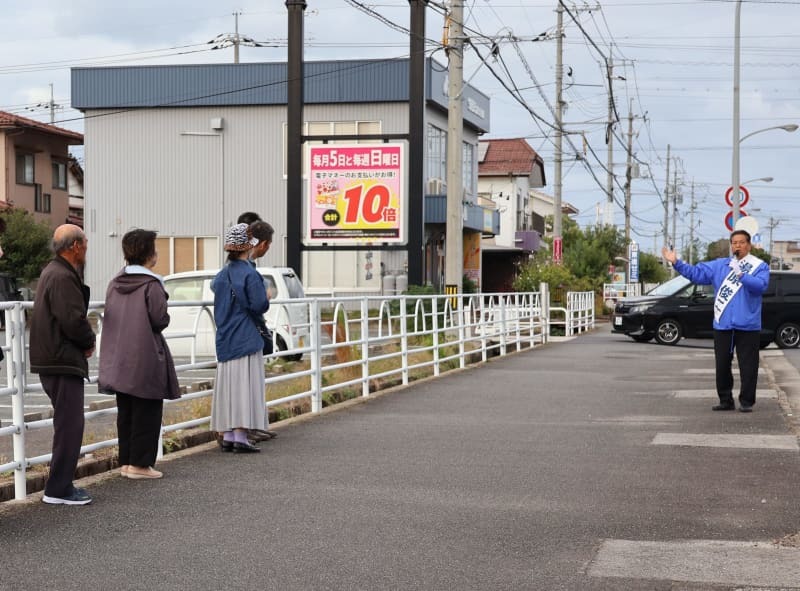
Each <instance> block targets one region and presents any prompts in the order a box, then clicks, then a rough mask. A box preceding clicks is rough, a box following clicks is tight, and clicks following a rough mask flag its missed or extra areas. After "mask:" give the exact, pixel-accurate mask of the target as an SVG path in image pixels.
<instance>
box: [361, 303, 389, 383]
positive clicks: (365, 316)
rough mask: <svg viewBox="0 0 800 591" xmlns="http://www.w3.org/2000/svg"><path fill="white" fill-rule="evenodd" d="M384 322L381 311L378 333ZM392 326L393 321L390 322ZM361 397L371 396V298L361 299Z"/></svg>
mask: <svg viewBox="0 0 800 591" xmlns="http://www.w3.org/2000/svg"><path fill="white" fill-rule="evenodd" d="M382 322H383V318H382V315H381V313H380V309H379V312H378V332H379V334H380V330H381V323H382ZM389 323H390V324H391V320H389ZM361 395H362V396H369V298H368V297H367V296H364V297H362V298H361Z"/></svg>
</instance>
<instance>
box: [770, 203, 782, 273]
mask: <svg viewBox="0 0 800 591" xmlns="http://www.w3.org/2000/svg"><path fill="white" fill-rule="evenodd" d="M780 223H781V221H780V220H776V219H775V218H774V217H772V216H769V224H767V228H769V251H768V252H769V256H770V259H771V258H772V231H773V230H774V229H775V226H777V225H778V224H780ZM769 268H770V269H771V268H772V262H771V261H770V264H769ZM778 268H779V269H780V268H781V267H778Z"/></svg>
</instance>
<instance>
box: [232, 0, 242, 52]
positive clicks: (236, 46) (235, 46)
mask: <svg viewBox="0 0 800 591" xmlns="http://www.w3.org/2000/svg"><path fill="white" fill-rule="evenodd" d="M240 14H242V13H241V12H234V13H233V19H234V29H233V31H234V34H233V63H234V64H238V63H239V15H240Z"/></svg>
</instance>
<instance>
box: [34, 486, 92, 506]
mask: <svg viewBox="0 0 800 591" xmlns="http://www.w3.org/2000/svg"><path fill="white" fill-rule="evenodd" d="M42 502H43V503H47V504H48V505H88V504H89V503H91V502H92V497H90V496H89V493H87V492H86V491H85V490H84V489H82V488H75V489H73V491H72V493H71V494H69V495H67V496H65V497H48V496H47V495H44V496H43V497H42Z"/></svg>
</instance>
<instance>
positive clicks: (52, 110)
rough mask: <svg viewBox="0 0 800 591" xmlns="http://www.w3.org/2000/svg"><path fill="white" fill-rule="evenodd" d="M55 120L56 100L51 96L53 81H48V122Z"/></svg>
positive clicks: (51, 122)
mask: <svg viewBox="0 0 800 591" xmlns="http://www.w3.org/2000/svg"><path fill="white" fill-rule="evenodd" d="M55 122H56V101H55V99H54V98H53V83H52V82H51V83H50V124H51V125H52V124H53V123H55Z"/></svg>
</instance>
